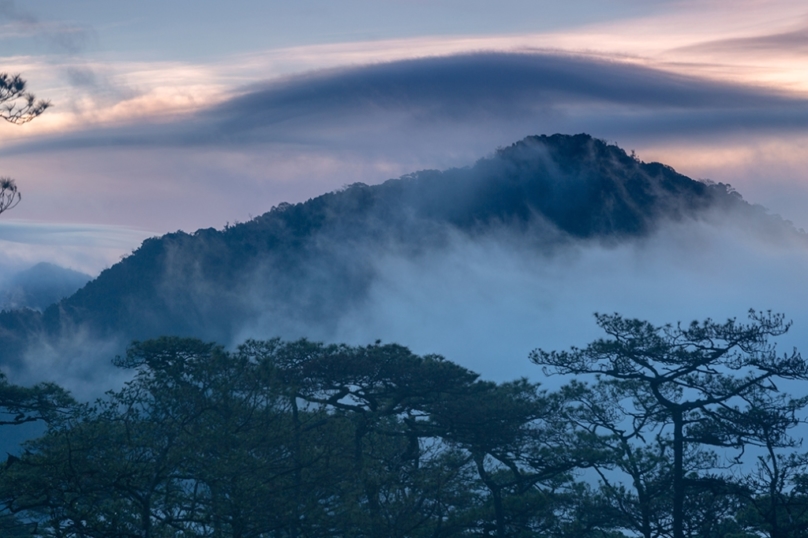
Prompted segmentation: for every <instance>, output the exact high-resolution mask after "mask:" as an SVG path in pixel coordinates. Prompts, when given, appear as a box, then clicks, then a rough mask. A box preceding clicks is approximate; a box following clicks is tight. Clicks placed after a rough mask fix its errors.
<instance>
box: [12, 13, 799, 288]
mask: <svg viewBox="0 0 808 538" xmlns="http://www.w3.org/2000/svg"><path fill="white" fill-rule="evenodd" d="M807 59H808V8H806V7H805V5H804V2H798V1H786V0H774V1H766V2H763V1H755V0H736V1H733V2H728V1H719V0H708V1H699V2H695V1H689V0H681V1H676V0H658V1H647V0H644V1H639V0H636V1H635V0H615V1H611V2H603V1H601V0H571V1H567V2H556V1H553V2H550V1H535V0H532V1H527V0H508V1H501V2H497V3H492V2H482V1H469V0H465V1H462V2H461V1H460V0H434V1H429V2H426V1H421V0H385V1H378V0H377V1H369V0H368V1H365V0H348V1H344V2H339V3H337V2H330V1H325V0H303V1H300V2H293V3H291V2H264V1H258V0H241V1H234V2H230V3H228V4H226V5H225V4H222V3H221V2H210V1H199V0H198V1H193V2H191V1H178V0H174V1H160V2H158V1H154V0H144V1H142V2H138V3H111V2H102V1H100V0H99V1H93V0H84V1H74V2H70V3H66V2H59V1H56V0H26V1H25V2H22V1H15V0H0V71H6V72H9V73H21V74H22V75H23V77H24V78H25V79H26V80H27V81H28V85H29V90H30V91H32V92H33V93H35V94H36V95H37V96H38V97H40V98H44V99H48V100H50V101H51V102H52V104H53V107H52V108H51V109H49V110H48V111H46V113H45V114H44V115H42V116H41V117H39V118H37V119H36V120H35V121H33V122H31V123H29V124H27V125H24V126H17V125H7V124H4V125H0V175H3V176H10V177H13V178H15V179H16V181H17V183H18V185H19V187H20V190H21V192H22V193H23V202H22V203H21V204H20V205H19V206H18V207H16V208H14V209H13V210H12V211H9V212H7V213H5V214H3V215H2V217H0V247H2V255H0V257H2V259H0V266H2V267H19V266H23V265H26V264H30V263H32V262H36V261H52V262H55V263H60V264H63V265H66V266H69V267H72V268H74V269H78V270H82V271H86V272H89V273H91V274H97V273H98V272H99V271H100V270H102V269H103V268H104V267H107V266H109V265H110V264H112V263H114V262H116V261H117V260H118V259H119V258H120V256H122V255H126V254H127V253H128V252H130V251H131V250H132V249H134V248H136V247H137V246H138V244H139V242H140V241H141V240H142V239H143V238H145V237H148V236H150V235H159V234H163V233H167V232H170V231H175V230H178V229H182V230H185V231H193V230H195V229H198V228H205V227H215V228H221V227H222V226H224V225H225V224H226V223H234V222H239V221H245V220H248V219H249V218H251V217H252V216H256V215H259V214H262V213H264V212H266V211H268V210H269V209H270V208H271V207H273V206H274V205H277V204H278V203H281V202H299V201H304V200H306V199H308V198H310V197H312V196H316V195H318V194H321V193H323V192H327V191H330V190H333V189H338V188H340V187H342V186H344V185H347V184H351V183H354V182H357V181H361V182H364V183H369V184H373V183H380V182H382V181H384V180H386V179H389V178H393V177H398V176H400V175H403V174H406V173H409V172H413V171H416V170H419V169H425V168H439V169H443V168H448V167H453V166H468V165H470V164H473V163H474V162H475V161H476V160H477V159H479V158H481V157H484V156H486V155H490V154H491V153H492V152H493V151H494V150H495V149H496V148H497V147H501V146H505V145H508V144H510V143H513V142H515V141H517V140H519V139H521V138H523V137H525V136H527V135H532V134H552V133H554V132H562V133H576V132H587V133H589V134H592V135H593V136H596V137H599V138H603V139H606V140H608V141H610V142H614V143H616V144H618V145H620V146H621V147H623V148H625V149H627V150H634V151H636V153H637V155H638V156H639V157H640V158H642V159H643V160H645V161H661V162H664V163H666V164H669V165H671V166H673V167H674V168H676V169H677V170H678V171H680V172H682V173H684V174H686V175H689V176H691V177H694V178H707V179H712V180H715V181H723V182H728V183H731V184H732V185H733V186H735V187H736V188H737V189H738V190H739V191H740V192H741V193H742V194H743V195H744V196H745V198H746V199H747V200H749V201H751V202H754V203H760V204H763V205H764V206H766V207H768V208H769V209H771V210H772V211H773V212H776V213H779V214H781V215H782V216H783V217H784V218H787V219H789V220H792V221H793V222H794V223H795V224H796V225H797V226H798V227H805V228H808V216H805V215H804V211H802V207H803V206H804V204H805V202H806V201H808V177H806V175H808V172H806V170H808V166H806V164H808V162H806V161H808V151H806V148H807V147H808V70H806V69H804V66H805V65H806V60H807ZM23 230H24V231H23Z"/></svg>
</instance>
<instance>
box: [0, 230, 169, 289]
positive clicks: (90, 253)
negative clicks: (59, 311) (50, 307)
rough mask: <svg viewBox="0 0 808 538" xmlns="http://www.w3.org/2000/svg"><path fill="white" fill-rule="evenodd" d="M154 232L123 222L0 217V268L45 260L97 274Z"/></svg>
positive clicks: (4, 269) (22, 265)
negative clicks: (36, 220)
mask: <svg viewBox="0 0 808 538" xmlns="http://www.w3.org/2000/svg"><path fill="white" fill-rule="evenodd" d="M153 235H155V234H154V233H151V232H148V231H145V230H140V229H134V228H127V227H123V226H101V225H78V224H52V223H44V222H28V221H20V220H9V219H7V218H4V220H2V221H0V253H1V254H0V270H2V271H5V272H7V271H11V270H20V269H25V268H27V267H29V266H31V265H33V264H35V263H38V262H40V261H47V262H51V263H55V264H57V265H61V266H63V267H68V268H71V269H75V270H78V271H84V272H87V273H89V274H92V275H97V274H98V273H99V272H100V271H101V270H102V269H104V268H106V267H109V266H110V265H112V264H113V263H115V262H117V261H118V260H119V259H120V257H121V256H123V255H126V254H129V253H130V252H131V251H132V250H133V249H134V248H136V247H137V246H138V245H139V244H140V243H141V242H142V241H143V240H144V239H146V238H147V237H151V236H153Z"/></svg>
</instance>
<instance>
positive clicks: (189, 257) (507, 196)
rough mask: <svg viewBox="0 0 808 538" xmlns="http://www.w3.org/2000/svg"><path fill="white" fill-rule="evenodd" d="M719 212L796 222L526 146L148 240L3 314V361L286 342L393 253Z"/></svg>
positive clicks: (662, 173)
mask: <svg viewBox="0 0 808 538" xmlns="http://www.w3.org/2000/svg"><path fill="white" fill-rule="evenodd" d="M711 210H721V211H728V210H733V211H740V212H742V213H744V214H747V215H748V216H749V217H750V218H754V219H757V220H759V221H760V222H764V223H766V225H767V226H775V227H779V226H785V224H783V223H782V221H780V220H778V219H777V218H773V217H768V216H766V215H765V214H764V212H763V211H762V210H761V209H759V208H756V207H753V206H750V205H749V204H747V203H746V202H744V201H743V200H742V199H741V198H740V197H739V196H737V195H736V194H734V193H733V192H732V191H731V189H728V188H727V187H726V186H725V185H720V184H719V185H710V184H706V183H703V182H698V181H694V180H692V179H690V178H687V177H686V176H683V175H681V174H678V173H676V172H675V171H674V170H673V169H672V168H670V167H668V166H665V165H662V164H659V163H648V164H647V163H642V162H639V161H638V160H636V159H634V158H632V157H631V156H629V155H627V154H626V153H625V152H624V151H623V150H621V149H620V148H618V147H616V146H613V145H608V144H606V143H605V142H603V141H600V140H597V139H593V138H591V137H589V136H587V135H575V136H564V135H553V136H535V137H528V138H526V139H524V140H522V141H520V142H517V143H516V144H513V145H512V146H509V147H507V148H503V149H500V150H498V151H497V152H496V153H495V154H494V155H493V156H492V157H490V158H486V159H482V160H480V161H478V162H477V163H476V164H474V165H473V166H471V167H468V168H462V169H452V170H447V171H443V172H440V171H431V170H430V171H422V172H418V173H415V174H411V175H408V176H404V177H402V178H400V179H396V180H389V181H387V182H385V183H383V184H381V185H376V186H367V185H363V184H355V185H351V186H349V187H347V188H345V189H343V190H341V191H337V192H332V193H328V194H324V195H322V196H319V197H317V198H314V199H311V200H308V201H307V202H304V203H299V204H281V205H280V206H278V207H275V208H273V209H272V210H271V211H269V212H268V213H265V214H264V215H262V216H260V217H257V218H255V219H253V220H252V221H250V222H247V223H244V224H239V225H236V226H232V227H228V228H226V229H224V230H221V231H217V230H214V229H205V230H199V231H197V232H195V233H193V234H186V233H183V232H177V233H173V234H168V235H165V236H163V237H160V238H152V239H148V240H146V241H145V242H144V243H143V245H142V246H141V247H140V248H139V249H138V250H137V251H135V252H134V253H133V254H132V255H131V256H129V257H127V258H125V259H123V260H122V261H121V262H120V263H117V264H115V265H114V266H113V267H111V268H109V269H107V270H106V271H104V272H103V273H102V274H101V275H99V277H98V278H97V279H95V280H94V281H92V282H90V283H89V284H87V285H86V286H85V287H84V288H82V289H81V290H79V291H78V292H76V293H75V294H73V295H72V296H71V297H69V298H67V299H64V300H62V301H61V302H59V303H58V304H55V305H52V306H50V307H49V308H47V309H46V310H45V311H44V313H43V314H41V315H39V314H37V313H34V312H30V311H27V312H4V313H2V314H0V342H2V343H3V345H2V346H0V350H2V351H0V361H2V362H3V363H6V364H9V363H14V362H15V361H16V360H17V359H18V358H19V357H20V356H22V355H23V354H24V353H25V350H26V348H27V346H28V345H29V344H30V342H32V341H42V340H43V339H44V340H48V339H57V338H59V337H64V336H66V335H68V334H70V333H72V332H75V331H76V328H77V327H80V328H81V329H82V331H83V332H84V333H85V334H89V335H92V336H94V337H98V338H118V339H120V340H121V341H124V342H125V341H128V340H130V339H133V338H138V339H142V338H148V337H154V336H158V335H161V334H169V333H171V334H180V335H193V336H200V337H203V338H205V339H208V340H219V341H223V342H227V341H230V339H231V338H232V337H233V336H234V335H235V334H237V332H238V330H239V327H241V326H242V325H243V324H244V323H246V322H248V321H249V320H253V319H256V318H258V317H259V316H260V317H263V318H265V319H271V320H272V324H273V326H272V327H267V334H268V335H273V334H283V332H284V329H285V328H288V327H290V326H292V325H296V326H301V325H302V326H307V324H308V325H312V324H328V323H333V322H334V320H335V319H336V318H338V316H339V314H340V312H342V311H344V310H345V309H347V308H350V307H351V305H353V304H356V303H357V302H361V301H362V299H363V297H364V294H365V293H366V291H367V289H368V287H369V286H370V283H371V282H372V281H373V279H374V276H375V274H376V272H377V271H378V270H379V269H378V267H377V265H376V264H375V260H376V259H377V258H378V256H379V255H380V253H382V252H389V251H395V252H400V253H402V254H403V255H406V256H418V255H423V254H424V253H428V252H429V251H430V249H435V248H441V247H442V246H445V245H446V244H447V243H448V242H449V241H451V239H452V237H456V236H458V235H461V236H465V237H472V238H473V237H477V236H481V235H486V234H493V233H500V232H502V231H503V230H505V231H507V232H508V233H509V234H517V236H518V237H519V240H520V241H524V242H526V243H531V244H533V248H543V249H552V248H554V246H555V245H559V244H563V243H568V242H570V241H579V240H583V241H606V242H620V241H626V240H630V239H631V238H637V237H642V236H645V235H648V234H650V233H652V232H653V231H654V230H655V229H656V228H657V227H658V226H659V225H660V223H662V222H666V221H670V220H681V219H687V218H700V217H701V216H703V215H706V214H707V213H708V212H709V211H711Z"/></svg>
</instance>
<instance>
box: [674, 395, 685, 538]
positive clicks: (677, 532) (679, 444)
mask: <svg viewBox="0 0 808 538" xmlns="http://www.w3.org/2000/svg"><path fill="white" fill-rule="evenodd" d="M672 416H673V538H684V536H685V531H684V515H685V477H684V451H685V442H684V432H683V431H682V430H683V418H682V410H681V409H676V410H674V411H673V414H672Z"/></svg>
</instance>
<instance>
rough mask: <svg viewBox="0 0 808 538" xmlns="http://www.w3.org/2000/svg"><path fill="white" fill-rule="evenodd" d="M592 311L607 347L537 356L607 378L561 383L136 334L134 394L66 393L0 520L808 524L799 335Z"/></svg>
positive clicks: (793, 532) (332, 531)
mask: <svg viewBox="0 0 808 538" xmlns="http://www.w3.org/2000/svg"><path fill="white" fill-rule="evenodd" d="M598 321H599V322H600V323H601V325H602V326H603V327H604V329H605V330H606V332H607V334H608V335H609V338H607V339H602V340H598V341H596V342H594V343H593V344H591V345H590V346H588V347H587V348H584V349H573V350H571V351H567V352H542V351H540V350H537V351H536V352H534V353H533V355H532V358H533V360H534V361H535V362H539V363H542V364H544V365H545V366H548V367H550V368H553V369H554V371H557V372H564V373H593V374H595V375H594V376H593V379H592V380H591V382H584V381H583V380H575V381H572V382H570V383H569V384H568V385H566V386H564V387H562V388H561V389H560V390H558V391H556V392H546V391H544V390H542V389H541V388H540V387H539V386H538V385H537V384H535V383H531V382H529V381H527V380H524V379H521V380H516V381H512V382H507V383H492V382H488V381H483V380H480V379H479V378H478V376H477V375H476V374H474V373H473V372H470V371H468V370H467V369H465V368H463V367H461V366H458V365H456V364H454V363H452V362H449V361H447V360H445V359H443V358H442V357H440V356H436V355H426V356H418V355H415V354H413V353H411V352H410V351H409V350H408V349H406V348H404V347H402V346H398V345H381V344H378V343H377V344H374V345H370V346H361V347H352V346H346V345H324V344H318V343H313V342H309V341H306V340H300V341H297V342H283V341H280V340H269V341H248V342H246V343H245V344H243V345H242V346H240V347H239V348H237V349H236V350H234V351H227V350H225V349H224V348H222V347H221V346H218V345H216V344H212V343H205V342H202V341H199V340H195V339H184V338H174V337H164V338H160V339H157V340H150V341H145V342H135V343H134V344H132V346H131V347H130V349H129V351H128V353H127V354H126V355H125V356H124V357H119V358H117V359H116V360H115V362H116V364H117V365H118V366H120V367H122V368H127V369H130V370H131V372H132V377H131V380H130V381H129V382H128V383H127V384H126V385H125V386H123V387H122V388H121V389H119V390H116V391H111V392H109V393H108V394H107V396H106V397H104V398H101V399H99V400H97V401H96V402H93V403H84V404H80V403H75V402H72V403H69V404H66V403H65V401H62V400H59V401H58V403H59V406H60V407H59V409H60V410H61V411H60V412H58V413H54V414H52V415H48V416H47V418H48V430H47V432H46V433H45V435H43V436H42V437H40V438H38V439H34V440H31V441H29V442H27V443H26V444H25V446H24V452H23V453H22V454H21V455H20V456H19V457H14V458H10V459H9V461H8V462H7V463H6V465H5V466H4V468H3V469H2V470H0V503H2V508H3V510H0V530H3V529H7V530H8V532H7V533H6V534H7V535H9V536H13V535H18V536H43V537H44V536H49V537H50V536H58V537H65V538H68V537H69V538H73V537H75V538H79V537H81V538H91V537H92V538H106V537H113V536H114V537H169V536H170V537H184V536H210V537H234V538H249V537H254V538H275V537H279V538H280V537H304V536H305V537H321V536H355V537H402V538H403V537H416V538H420V537H433V538H439V537H440V538H443V537H455V536H457V537H472V536H478V537H483V536H488V537H492V536H496V537H505V536H508V537H528V536H551V537H556V538H566V537H593V538H594V537H601V538H620V537H624V538H625V537H629V536H642V537H644V538H662V537H664V538H669V537H672V536H675V535H676V534H677V533H679V532H680V533H681V535H682V536H690V537H700V538H712V537H715V538H727V537H735V538H752V537H754V536H770V537H772V538H783V537H792V536H794V537H796V536H803V535H805V534H806V529H808V491H806V484H808V480H806V477H808V467H806V464H807V463H808V457H806V456H805V455H804V454H801V453H800V452H799V441H798V440H797V439H796V438H794V437H793V436H792V435H791V434H790V431H791V430H792V428H793V427H795V426H796V425H797V424H798V422H799V415H800V412H801V409H802V408H803V407H804V405H805V403H806V402H805V400H804V399H793V398H790V397H788V396H787V395H785V394H784V393H781V392H779V391H778V390H777V387H776V386H775V385H774V384H772V380H773V379H774V378H775V377H776V376H780V377H791V378H801V377H802V376H803V375H804V374H803V369H802V366H801V362H800V361H801V359H800V358H799V355H798V354H797V353H796V352H794V353H790V354H786V355H778V354H776V353H775V350H774V347H773V346H772V345H770V343H769V337H771V336H776V335H779V334H782V332H784V331H785V330H786V329H787V328H788V325H787V324H786V323H784V322H783V319H782V317H780V316H774V315H769V314H765V315H762V316H761V315H758V314H752V317H751V321H750V323H748V324H741V323H737V322H736V321H735V320H730V321H728V322H727V323H725V324H717V323H714V322H712V321H710V320H708V321H706V322H702V323H697V324H692V325H690V326H687V327H681V326H662V327H655V326H653V325H650V324H648V323H646V322H639V321H636V320H624V319H622V318H620V317H619V316H605V317H604V316H599V317H598ZM565 368H566V370H565ZM34 389H37V390H39V391H40V393H42V391H44V392H45V393H47V391H48V390H51V391H54V390H56V389H55V388H54V387H52V386H47V387H44V386H40V387H38V388H37V387H35V388H34ZM34 389H19V390H20V391H21V392H19V394H20V395H21V396H20V398H19V399H18V403H17V404H15V405H18V407H19V408H20V410H21V411H24V410H26V409H31V410H35V411H37V412H39V410H40V409H41V402H42V401H48V402H50V401H51V400H48V399H47V398H44V400H36V399H35V398H33V396H32V395H33V394H34V392H25V391H26V390H31V391H34ZM15 390H17V388H15ZM54 394H56V393H53V394H51V397H53V396H54ZM660 395H661V397H660ZM32 398H33V399H32ZM31 402H38V403H37V405H34V406H32V407H25V406H30V405H31ZM696 403H698V405H696ZM4 405H6V407H7V409H11V406H10V403H8V402H6V403H4ZM65 405H68V406H69V408H70V412H68V413H66V412H64V407H65ZM45 407H46V408H47V407H48V406H45ZM53 408H54V409H55V408H56V407H55V406H54V407H53ZM679 410H681V415H682V419H681V420H682V423H681V435H682V438H681V446H680V447H677V441H676V437H677V435H679V434H677V429H678V427H677V424H676V421H677V420H679V419H678V418H677V413H678V412H679ZM43 416H44V414H43ZM17 417H18V418H17V419H16V420H18V421H22V420H25V419H26V417H27V415H26V414H25V413H23V414H20V415H18V416H17ZM32 417H33V415H32ZM708 434H709V435H708ZM680 448H681V449H682V450H683V452H682V453H681V454H680V455H677V450H679V449H680ZM738 449H742V450H743V453H742V452H740V451H738ZM753 449H754V450H757V452H754V450H753ZM728 451H730V452H728ZM746 451H749V453H750V454H752V458H751V459H750V458H747V460H746V463H745V464H744V465H745V467H744V466H741V463H740V462H741V460H742V459H743V456H744V454H745V453H746ZM677 460H680V461H681V465H682V467H681V469H678V468H677ZM743 470H745V472H744V471H743ZM677 480H679V481H680V485H679V486H677V484H676V482H677ZM677 487H681V488H682V489H681V491H677ZM680 493H681V495H682V497H681V501H682V503H681V507H680V509H677V505H676V503H677V499H678V497H677V495H679V494H680ZM14 533H16V534H14Z"/></svg>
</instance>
